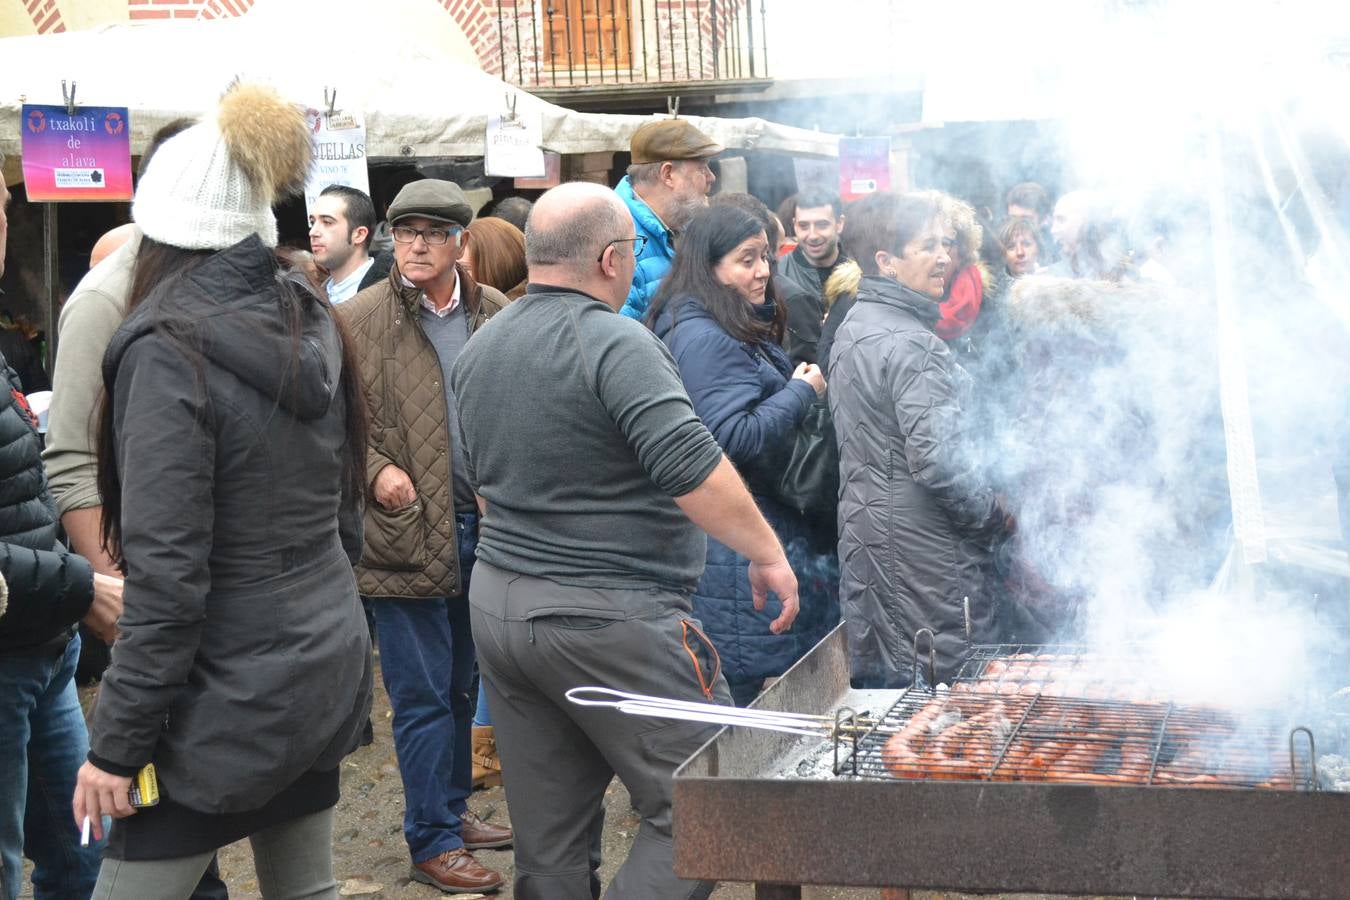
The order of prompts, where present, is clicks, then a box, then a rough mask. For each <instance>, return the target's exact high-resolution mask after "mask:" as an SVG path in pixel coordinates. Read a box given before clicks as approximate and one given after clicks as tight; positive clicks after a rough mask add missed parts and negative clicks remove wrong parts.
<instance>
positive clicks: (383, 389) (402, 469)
mask: <svg viewBox="0 0 1350 900" xmlns="http://www.w3.org/2000/svg"><path fill="white" fill-rule="evenodd" d="M472 219H473V209H472V208H471V207H470V206H469V203H468V200H467V199H466V198H465V196H464V192H463V191H462V190H460V188H459V186H458V185H456V184H453V183H452V182H449V181H440V180H437V179H424V180H422V181H415V182H413V183H411V184H409V185H407V186H406V187H404V188H403V190H401V191H399V193H398V196H396V197H395V198H394V202H393V203H391V204H390V205H389V223H390V232H391V235H392V237H393V239H394V265H393V267H392V268H391V269H390V271H389V278H388V279H387V280H386V281H385V282H383V283H381V284H378V285H373V286H371V287H369V288H366V289H365V290H363V291H361V292H359V293H358V294H357V295H356V296H355V297H353V298H352V299H351V300H348V301H347V302H346V303H344V304H342V305H341V306H339V307H337V310H338V315H340V316H341V317H342V318H343V319H344V321H345V322H346V325H347V328H348V330H349V331H350V333H351V337H352V341H353V343H354V344H355V347H356V351H357V357H358V360H359V364H360V367H361V378H362V381H363V382H364V384H365V388H366V396H367V397H368V398H369V402H370V418H371V428H370V444H369V447H368V450H367V458H366V474H367V483H368V484H369V485H370V493H371V497H372V498H373V499H374V502H372V503H368V504H367V505H366V517H365V548H364V552H363V554H362V557H361V563H360V565H358V566H357V568H356V576H357V584H358V586H359V588H360V590H361V593H362V595H364V596H366V597H369V598H371V609H372V611H373V612H374V614H375V627H376V635H377V639H378V641H379V647H380V668H381V673H382V675H383V678H384V685H385V688H386V690H387V691H388V692H389V703H390V705H391V706H392V707H393V711H394V723H393V724H394V749H395V750H396V751H397V753H398V762H399V769H400V771H401V772H402V775H403V797H404V802H405V805H406V809H405V812H404V817H403V834H404V837H405V838H406V839H407V842H408V849H409V851H410V853H411V856H412V864H413V865H412V878H413V879H414V880H415V881H420V882H422V883H424V884H430V885H432V886H434V887H437V888H439V889H440V890H442V891H447V892H468V891H492V890H496V889H497V888H498V887H500V886H501V883H502V878H501V875H499V874H498V873H497V872H494V871H493V870H491V869H489V868H487V867H485V866H483V865H482V864H481V863H479V862H478V860H476V859H475V858H474V857H473V854H472V853H471V852H470V851H472V850H478V849H487V848H494V847H504V846H507V845H509V844H510V843H511V840H512V833H511V830H510V829H509V828H503V827H499V826H496V825H491V824H489V823H487V822H484V821H483V820H481V819H480V818H478V816H477V815H475V814H474V813H472V812H470V811H469V810H468V808H467V806H466V803H465V801H466V799H467V797H468V796H469V793H470V791H471V790H472V785H473V768H472V763H471V759H470V752H469V750H470V738H471V734H472V731H471V719H472V701H471V699H470V694H469V691H470V686H471V684H472V678H473V663H474V647H473V635H472V632H471V631H470V628H469V606H468V601H467V599H466V596H467V590H468V586H469V575H470V571H471V569H472V567H473V560H474V549H475V547H476V545H477V542H478V514H477V513H478V511H477V507H476V506H475V505H474V494H473V489H472V488H471V487H470V486H469V482H468V479H467V477H466V474H465V473H466V470H465V466H464V451H463V442H462V441H461V439H460V434H459V419H458V412H457V404H456V400H455V395H454V392H453V391H452V390H451V389H450V367H451V366H452V365H453V364H454V362H455V359H456V357H458V356H459V353H460V351H461V350H463V348H464V346H465V344H466V342H468V340H469V337H470V336H471V335H472V334H473V333H474V332H475V331H476V330H477V329H478V328H479V327H480V326H481V325H482V324H483V323H484V322H486V321H487V320H488V319H489V318H490V317H491V316H493V315H494V314H496V313H497V312H498V311H500V310H501V309H502V308H503V307H504V306H505V305H506V303H507V300H506V298H505V297H504V296H503V295H502V294H501V292H500V291H497V290H496V289H494V288H491V287H488V286H486V285H480V284H478V283H477V282H475V281H474V280H473V278H472V277H470V276H469V273H468V272H467V271H466V270H465V268H464V267H463V266H462V265H460V264H459V263H460V257H461V256H462V255H463V253H464V244H465V236H464V227H465V226H466V225H468V224H469V222H470V221H471V220H472Z"/></svg>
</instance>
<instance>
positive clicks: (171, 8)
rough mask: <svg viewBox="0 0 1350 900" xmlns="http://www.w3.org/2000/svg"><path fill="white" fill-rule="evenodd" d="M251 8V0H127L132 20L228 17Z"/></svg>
mask: <svg viewBox="0 0 1350 900" xmlns="http://www.w3.org/2000/svg"><path fill="white" fill-rule="evenodd" d="M252 8H253V0H127V14H128V17H129V18H130V19H131V21H133V22H145V21H155V20H164V19H228V18H233V17H234V16H242V15H243V14H244V13H246V12H248V11H249V10H250V9H252Z"/></svg>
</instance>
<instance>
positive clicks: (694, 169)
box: [614, 119, 724, 319]
mask: <svg viewBox="0 0 1350 900" xmlns="http://www.w3.org/2000/svg"><path fill="white" fill-rule="evenodd" d="M630 146H631V149H632V153H633V163H632V165H630V166H629V167H628V174H627V175H625V176H624V178H623V180H622V181H620V182H619V184H618V186H617V187H615V188H614V191H615V193H617V194H618V195H619V197H620V198H621V199H622V200H623V202H624V203H625V204H626V205H627V206H628V211H629V212H630V213H632V215H633V222H634V224H635V225H637V233H638V237H640V238H644V239H645V241H646V242H645V244H644V246H643V248H642V252H641V253H639V254H638V258H637V271H636V272H635V273H634V274H633V287H632V288H631V289H630V290H629V291H628V302H627V303H625V304H624V305H623V309H622V310H620V312H622V313H623V314H624V315H626V316H630V317H631V318H634V319H641V318H643V317H644V316H646V315H647V306H648V304H650V303H651V301H652V297H653V296H655V295H656V289H657V288H658V287H660V285H661V279H662V278H664V277H665V276H666V272H667V271H669V269H670V264H671V261H672V260H673V259H674V258H675V235H677V234H679V233H680V231H681V229H683V228H684V226H685V223H687V222H688V221H689V220H690V219H691V218H692V217H693V215H694V213H696V212H698V211H699V210H700V209H703V208H705V207H706V206H707V205H708V192H709V191H711V190H712V186H713V182H714V181H716V180H717V179H716V178H715V177H714V176H713V173H712V169H711V168H709V167H708V160H710V159H712V158H713V157H714V156H716V155H717V154H719V153H721V152H722V150H723V149H724V148H723V147H722V146H721V145H720V144H718V143H716V142H714V141H713V140H712V139H711V138H710V137H708V136H707V135H706V134H704V133H703V132H701V131H699V130H698V129H697V128H695V127H694V126H693V125H691V124H689V123H688V122H687V121H685V120H684V119H661V120H659V121H656V122H648V123H647V124H646V125H643V126H642V127H641V128H639V129H638V130H637V131H635V132H633V140H632V143H631V145H630Z"/></svg>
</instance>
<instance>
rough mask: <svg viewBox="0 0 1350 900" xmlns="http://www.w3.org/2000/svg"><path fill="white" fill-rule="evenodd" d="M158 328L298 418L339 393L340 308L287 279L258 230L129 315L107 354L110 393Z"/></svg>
mask: <svg viewBox="0 0 1350 900" xmlns="http://www.w3.org/2000/svg"><path fill="white" fill-rule="evenodd" d="M292 322H296V323H297V324H298V329H297V330H296V331H298V333H294V332H293V330H292V328H293V326H292ZM152 332H159V333H162V334H166V335H170V336H172V338H173V339H175V340H178V341H179V342H180V343H181V344H182V345H184V346H185V348H186V349H187V350H189V352H195V353H198V354H200V356H201V360H202V363H203V365H204V366H218V367H220V368H222V369H225V370H227V371H229V372H231V373H232V374H234V375H235V376H236V377H238V378H239V379H240V380H241V381H243V382H245V383H246V384H249V385H250V386H252V387H253V388H255V389H256V390H257V391H258V392H259V393H261V394H263V395H264V396H266V397H268V398H269V399H271V400H273V401H274V402H275V403H277V405H278V406H280V407H281V408H282V409H285V410H286V411H287V412H289V413H291V414H292V415H294V416H296V417H298V418H301V419H317V418H319V417H320V416H322V415H324V413H326V412H327V411H328V408H329V405H330V404H331V403H332V401H333V398H334V397H335V396H336V395H337V391H338V388H339V385H340V381H341V379H340V376H341V373H342V341H341V339H340V338H339V336H338V330H337V326H336V324H335V323H334V322H333V319H332V313H331V312H330V311H329V310H328V309H327V308H326V307H325V305H324V303H323V301H321V300H319V299H318V298H316V297H314V296H313V295H312V294H310V293H308V292H307V291H305V290H304V289H303V288H302V287H300V286H298V285H295V284H293V283H284V281H283V278H282V276H280V275H279V274H278V271H277V264H276V259H275V257H274V256H273V254H272V251H271V250H269V249H268V248H267V247H266V246H265V245H264V244H263V242H262V241H261V240H260V239H259V238H258V236H257V235H252V236H250V237H248V238H245V239H244V240H242V241H240V242H239V243H237V244H235V245H234V246H232V247H228V248H226V249H225V250H221V251H220V252H218V253H216V254H214V255H212V256H211V257H209V258H208V259H206V260H205V261H204V262H202V263H201V264H200V265H198V266H196V267H194V268H193V269H191V270H190V271H189V272H188V273H187V274H186V275H183V276H180V277H174V278H170V279H168V280H167V281H165V282H164V283H162V284H161V285H159V286H158V287H157V288H156V289H155V290H154V291H153V292H152V293H151V294H150V296H148V297H147V298H146V299H145V301H144V302H143V303H141V304H140V306H139V307H138V308H137V309H136V310H135V311H134V312H133V313H132V314H131V315H130V316H128V317H127V319H126V321H125V322H123V323H122V326H121V328H119V329H118V331H117V333H116V334H115V335H114V336H113V339H112V342H111V343H110V344H109V345H108V351H107V353H106V355H105V356H104V358H103V381H104V385H105V386H106V387H107V390H108V392H109V394H111V393H112V389H113V382H114V380H115V378H116V375H117V368H118V366H119V365H120V363H121V361H122V358H123V357H124V356H125V355H126V352H127V350H128V349H129V348H130V347H131V345H132V344H133V343H135V342H136V341H137V340H139V339H140V338H141V337H144V336H145V335H147V334H150V333H152ZM297 342H298V347H297Z"/></svg>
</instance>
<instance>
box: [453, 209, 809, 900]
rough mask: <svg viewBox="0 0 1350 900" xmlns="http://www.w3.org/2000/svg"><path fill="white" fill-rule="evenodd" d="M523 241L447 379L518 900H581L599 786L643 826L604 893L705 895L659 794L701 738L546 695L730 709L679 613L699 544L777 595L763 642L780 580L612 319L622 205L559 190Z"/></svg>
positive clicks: (701, 444) (621, 276) (765, 548)
mask: <svg viewBox="0 0 1350 900" xmlns="http://www.w3.org/2000/svg"><path fill="white" fill-rule="evenodd" d="M525 235H526V238H525V243H526V256H527V259H528V262H529V268H530V285H529V289H528V292H527V293H526V294H525V296H524V297H522V298H521V299H519V300H517V301H516V302H515V303H513V304H511V305H510V306H508V307H507V308H506V309H505V310H503V311H502V312H501V313H500V314H499V315H498V316H497V317H496V318H495V319H494V320H493V321H491V322H489V323H488V324H487V325H486V326H485V327H484V328H483V329H481V330H480V331H479V333H478V335H477V336H476V337H475V339H474V340H473V341H471V342H470V343H469V345H468V346H467V347H465V349H464V351H463V352H462V353H461V354H460V356H459V359H458V361H457V362H456V363H455V367H454V372H453V380H454V391H455V395H456V397H458V398H459V417H460V425H461V431H462V434H463V436H464V450H465V464H466V466H467V469H468V474H469V480H470V482H471V483H472V484H473V486H474V489H475V492H476V493H477V495H478V502H479V505H480V508H481V509H482V510H484V517H483V519H482V524H481V531H480V539H479V545H478V567H477V568H476V569H475V574H474V580H473V584H472V585H471V586H470V590H469V603H470V606H471V610H472V621H473V630H474V637H475V640H476V642H477V644H478V652H479V664H480V666H481V667H482V668H483V670H484V672H485V673H486V675H487V685H488V695H489V704H490V706H491V708H492V717H493V723H494V725H495V726H496V730H497V745H498V749H499V752H500V754H501V760H502V772H503V775H504V778H505V783H506V792H507V802H508V805H509V806H510V809H511V819H512V822H513V823H514V824H515V826H516V880H515V896H516V897H517V898H520V900H531V898H547V900H589V898H594V897H599V895H600V890H599V889H600V884H599V880H598V877H597V874H596V871H597V868H598V865H599V847H600V842H599V838H600V828H601V825H602V823H603V810H602V801H603V798H604V793H605V788H606V786H607V785H608V784H609V782H610V780H611V779H612V778H613V777H614V775H615V774H617V775H618V776H619V778H621V779H622V780H623V782H624V784H625V785H626V786H627V788H628V791H629V793H630V795H631V797H632V800H633V805H634V807H635V808H636V809H637V810H638V812H639V813H640V814H641V816H642V824H641V827H640V828H639V831H638V835H637V838H636V839H635V840H634V843H633V847H632V850H631V851H630V853H629V856H628V859H627V861H626V862H625V863H624V865H623V866H622V868H620V869H619V872H618V874H617V875H616V876H615V878H614V882H613V883H612V884H611V885H610V887H609V893H608V894H607V896H608V897H611V898H614V900H624V898H628V900H639V898H640V900H662V898H675V897H679V898H689V897H706V896H707V895H708V893H710V892H711V890H712V887H713V885H712V884H711V883H704V884H699V883H694V882H689V881H683V880H681V879H679V878H677V877H676V876H675V873H674V869H673V860H672V847H671V790H672V780H671V779H672V775H673V774H674V771H675V768H676V766H678V765H679V764H680V763H681V762H682V761H683V760H684V759H685V758H687V757H688V756H689V755H691V754H692V753H693V752H694V751H695V750H696V749H697V748H698V747H699V745H700V744H701V743H703V742H704V741H705V740H706V739H707V738H708V737H710V736H711V734H712V733H713V731H714V730H715V727H714V726H710V725H703V724H699V723H692V722H680V723H676V724H671V723H669V722H666V721H661V720H656V719H650V720H648V719H641V718H635V717H631V716H627V715H624V714H622V713H619V712H617V711H615V710H612V709H596V708H588V707H578V706H575V705H573V704H571V703H569V702H568V701H567V699H566V698H565V696H564V694H565V693H566V692H567V690H568V689H570V688H573V687H577V686H581V685H603V686H607V687H612V688H617V689H619V690H624V691H633V692H637V693H646V694H659V695H665V696H671V697H676V698H678V699H682V700H696V701H705V702H707V701H712V702H717V703H724V704H725V703H729V702H730V695H729V693H728V690H727V686H726V681H725V679H723V678H722V676H721V673H720V671H719V668H718V665H717V652H716V650H715V649H714V648H713V647H712V646H711V645H710V644H709V643H708V642H707V639H706V638H705V637H703V635H702V632H701V631H700V629H699V627H698V623H697V622H696V621H694V620H693V619H692V618H691V616H692V614H691V612H690V602H689V594H690V591H691V590H692V589H693V587H694V585H695V584H696V583H697V581H698V578H699V574H700V572H701V570H702V568H703V560H704V553H705V543H706V539H705V536H704V533H703V532H705V531H706V532H707V533H708V534H711V535H713V536H714V537H716V538H717V539H718V540H720V541H722V542H723V543H725V544H727V545H729V546H731V547H732V548H734V549H736V550H737V551H739V552H741V553H743V554H744V555H746V556H747V557H749V558H750V560H751V564H750V581H751V585H752V588H753V591H754V595H755V599H756V603H757V604H763V602H764V600H765V598H766V597H767V595H768V593H769V592H770V591H772V592H773V593H775V594H777V595H778V596H779V597H780V598H782V601H783V612H782V615H781V616H780V617H779V618H778V619H777V620H776V621H775V622H774V623H773V626H772V627H773V629H774V631H776V632H780V631H784V630H786V629H788V628H789V627H791V625H792V620H793V619H794V618H795V617H796V615H797V580H796V578H795V576H794V575H793V574H792V570H791V568H790V567H789V566H788V563H787V560H786V558H785V557H784V555H783V549H782V547H781V546H780V545H779V543H778V539H777V538H776V537H775V536H774V533H773V530H772V529H771V528H770V527H769V525H768V523H766V522H765V521H764V518H763V517H762V516H761V515H760V514H759V511H758V510H757V509H756V507H755V504H754V501H753V500H752V499H751V497H750V494H749V493H748V492H747V491H746V489H745V486H744V484H743V483H742V482H741V479H740V477H739V476H738V475H737V474H736V471H735V469H733V468H732V465H731V463H730V462H729V461H728V460H727V459H726V457H725V456H723V455H722V452H721V450H720V449H719V448H718V446H717V443H716V441H714V440H713V437H712V435H711V434H709V433H708V431H707V429H706V428H704V427H703V425H702V423H701V422H700V421H699V419H698V417H697V416H695V415H694V411H693V408H692V406H691V405H690V403H689V398H688V396H687V395H686V394H685V392H684V388H683V386H682V384H681V382H680V376H679V371H678V370H677V368H676V366H675V363H674V361H673V360H672V359H671V357H670V354H669V353H668V352H667V351H666V349H665V347H664V346H663V345H662V344H661V342H660V341H659V340H657V339H656V337H655V336H654V335H652V334H651V332H649V331H648V330H647V329H646V328H644V327H643V326H642V325H640V324H639V323H637V322H636V321H633V320H631V319H627V318H625V317H623V316H621V315H617V311H618V310H619V308H620V307H621V306H623V303H624V300H625V298H626V297H627V294H628V288H629V285H630V283H631V280H632V277H633V265H634V256H635V254H636V252H637V251H638V249H639V248H638V247H637V246H636V244H637V242H638V239H637V237H636V234H635V231H634V227H633V220H632V217H631V216H629V215H628V212H627V210H626V209H625V207H624V205H623V203H622V201H620V200H619V198H618V197H617V195H615V194H614V193H613V192H612V191H610V190H608V189H607V188H603V187H599V186H597V185H591V184H581V183H573V184H566V185H563V186H561V187H558V188H555V189H553V190H552V191H549V192H548V193H547V194H545V195H544V196H543V197H542V198H540V200H539V202H538V203H537V204H536V205H535V207H534V210H533V212H532V213H531V216H530V220H529V223H528V226H527V228H526V232H525ZM700 529H702V530H700Z"/></svg>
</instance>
